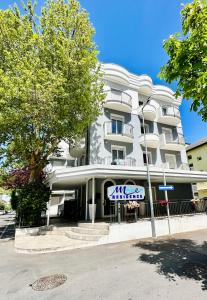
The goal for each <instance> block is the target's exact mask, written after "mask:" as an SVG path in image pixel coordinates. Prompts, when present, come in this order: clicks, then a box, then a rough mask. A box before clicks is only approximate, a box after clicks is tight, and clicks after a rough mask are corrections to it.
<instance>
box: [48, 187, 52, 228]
mask: <svg viewBox="0 0 207 300" xmlns="http://www.w3.org/2000/svg"><path fill="white" fill-rule="evenodd" d="M50 191H51V195H50V199H49V201H48V203H47V226H49V225H50V202H51V196H52V183H51V184H50Z"/></svg>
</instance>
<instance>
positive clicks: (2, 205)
mask: <svg viewBox="0 0 207 300" xmlns="http://www.w3.org/2000/svg"><path fill="white" fill-rule="evenodd" d="M4 209H5V204H4V202H2V201H0V210H4Z"/></svg>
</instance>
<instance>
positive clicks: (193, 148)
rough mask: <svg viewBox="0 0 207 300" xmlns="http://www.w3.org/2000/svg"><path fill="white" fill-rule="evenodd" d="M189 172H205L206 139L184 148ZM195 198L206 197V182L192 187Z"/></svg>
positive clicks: (206, 166)
mask: <svg viewBox="0 0 207 300" xmlns="http://www.w3.org/2000/svg"><path fill="white" fill-rule="evenodd" d="M186 151H187V157H188V163H189V167H190V170H197V171H201V172H203V171H207V138H204V139H201V140H199V141H197V142H196V143H193V144H191V145H189V146H187V148H186ZM193 187H194V196H195V197H196V198H200V199H201V198H204V197H207V182H200V183H197V184H194V185H193Z"/></svg>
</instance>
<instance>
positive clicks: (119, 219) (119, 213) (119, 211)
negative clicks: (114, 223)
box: [117, 201, 121, 224]
mask: <svg viewBox="0 0 207 300" xmlns="http://www.w3.org/2000/svg"><path fill="white" fill-rule="evenodd" d="M117 204H118V223H119V224H120V223H121V205H120V202H119V201H118V203H117Z"/></svg>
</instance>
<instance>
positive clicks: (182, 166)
mask: <svg viewBox="0 0 207 300" xmlns="http://www.w3.org/2000/svg"><path fill="white" fill-rule="evenodd" d="M162 168H163V169H179V170H189V166H188V164H185V163H181V164H177V163H176V162H174V163H173V162H168V161H166V162H165V163H163V164H162Z"/></svg>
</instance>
